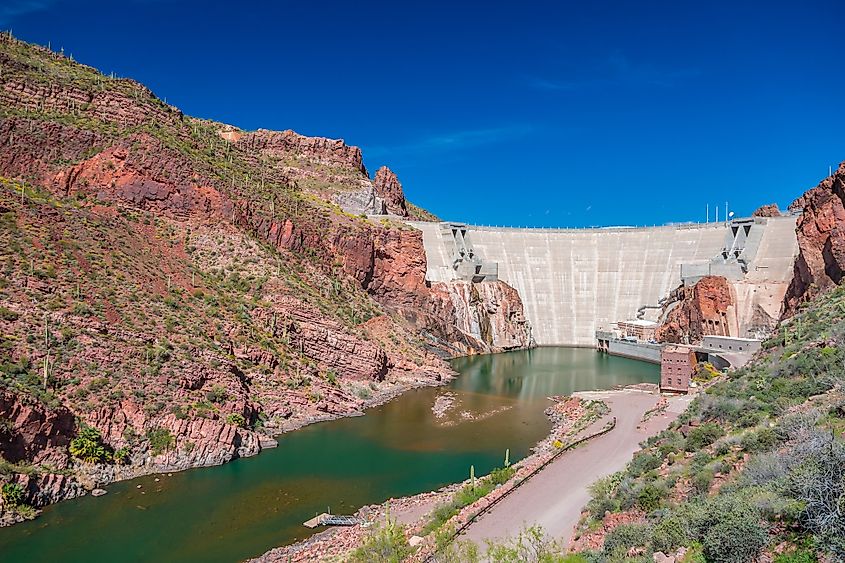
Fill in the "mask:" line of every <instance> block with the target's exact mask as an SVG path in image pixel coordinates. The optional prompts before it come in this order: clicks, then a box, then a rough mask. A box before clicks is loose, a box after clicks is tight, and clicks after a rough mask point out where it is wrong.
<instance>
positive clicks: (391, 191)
mask: <svg viewBox="0 0 845 563" xmlns="http://www.w3.org/2000/svg"><path fill="white" fill-rule="evenodd" d="M373 185H374V187H375V192H376V195H378V196H379V197H380V198H382V200H384V204H385V207H386V209H387V212H388V213H393V214H394V215H399V216H400V217H407V216H408V207H407V205H406V203H405V192H404V191H402V184H400V183H399V178H397V177H396V174H394V173H393V171H392V170H391V169H390V168H388V167H387V166H382V167H381V168H379V169H378V171H377V172H376V178H375V180H373Z"/></svg>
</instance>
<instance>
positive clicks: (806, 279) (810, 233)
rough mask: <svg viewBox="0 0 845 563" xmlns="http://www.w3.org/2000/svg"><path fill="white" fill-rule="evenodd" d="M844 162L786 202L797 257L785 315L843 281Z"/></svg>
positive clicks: (844, 255)
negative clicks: (792, 214) (793, 220)
mask: <svg viewBox="0 0 845 563" xmlns="http://www.w3.org/2000/svg"><path fill="white" fill-rule="evenodd" d="M843 201H845V162H843V163H842V164H840V165H839V168H838V169H837V170H836V172H834V173H833V175H832V176H830V177H828V178H825V179H824V180H822V182H821V183H820V184H819V185H818V186H816V187H815V188H813V189H811V190H809V191H807V192H806V193H805V194H804V195H802V196H801V197H799V198H798V199H796V200H795V201H794V202H793V203H792V205H790V206H789V209H790V210H791V211H798V210H803V211H802V212H801V216H800V217H799V218H798V224H797V226H796V234H797V236H798V258H797V259H796V260H795V271H794V275H793V278H792V283H791V284H790V285H789V289H788V290H787V292H786V297H785V298H784V315H790V314H791V313H793V312H794V311H795V309H796V308H797V306H798V305H799V304H800V303H801V302H803V301H808V300H810V299H812V298H813V297H815V296H816V295H818V294H819V293H821V292H823V291H826V290H828V289H830V288H832V287H834V286H836V285H838V284H840V283H841V282H842V277H843V271H845V230H843V229H845V205H843Z"/></svg>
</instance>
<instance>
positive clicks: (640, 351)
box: [607, 340, 661, 365]
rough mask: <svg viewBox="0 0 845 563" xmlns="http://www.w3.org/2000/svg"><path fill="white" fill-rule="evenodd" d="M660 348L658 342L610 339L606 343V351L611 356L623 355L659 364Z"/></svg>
mask: <svg viewBox="0 0 845 563" xmlns="http://www.w3.org/2000/svg"><path fill="white" fill-rule="evenodd" d="M660 348H661V346H660V344H649V343H647V342H623V341H621V340H611V341H610V342H609V343H608V345H607V352H608V353H609V354H611V355H613V356H623V357H625V358H633V359H635V360H642V361H644V362H651V363H653V364H658V365H660Z"/></svg>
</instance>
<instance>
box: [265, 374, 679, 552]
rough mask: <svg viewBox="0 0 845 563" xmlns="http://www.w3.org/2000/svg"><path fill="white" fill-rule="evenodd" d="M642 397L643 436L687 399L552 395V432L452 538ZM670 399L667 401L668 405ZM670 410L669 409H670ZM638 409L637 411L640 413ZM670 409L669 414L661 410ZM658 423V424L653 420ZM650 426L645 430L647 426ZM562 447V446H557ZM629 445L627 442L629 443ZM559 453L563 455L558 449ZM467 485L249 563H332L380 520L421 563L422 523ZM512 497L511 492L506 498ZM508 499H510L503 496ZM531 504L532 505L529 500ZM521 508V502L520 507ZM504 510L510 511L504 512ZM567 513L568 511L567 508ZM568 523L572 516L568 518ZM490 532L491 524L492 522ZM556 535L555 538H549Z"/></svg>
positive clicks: (400, 502) (472, 508)
mask: <svg viewBox="0 0 845 563" xmlns="http://www.w3.org/2000/svg"><path fill="white" fill-rule="evenodd" d="M632 394H633V396H638V395H648V396H651V397H653V401H651V402H653V403H654V406H653V407H651V408H648V409H646V410H644V411H643V412H642V413H638V414H637V422H636V428H637V429H640V428H644V429H645V428H648V432H654V431H656V429H659V428H662V427H663V426H664V425H667V424H668V423H669V422H670V421H671V420H674V418H675V417H676V416H677V415H678V414H679V413H680V412H683V410H684V409H685V408H686V405H687V404H688V402H689V400H688V398H686V397H684V398H671V399H670V398H667V397H663V396H661V395H660V393H659V390H658V388H657V385H654V384H635V385H628V386H625V387H622V388H618V389H612V390H607V391H592V392H589V391H588V392H576V393H573V394H572V395H571V396H569V397H554V398H551V397H550V399H553V400H554V401H555V402H554V404H553V405H551V406H550V407H549V408H547V409H545V414H546V416H547V417H548V418H549V420H550V421H551V422H552V428H551V429H550V431H549V434H548V436H546V437H545V438H544V439H542V440H540V441H539V442H538V443H537V444H536V445H535V446H534V447H533V448H532V450H531V453H530V454H529V455H528V456H526V457H525V458H523V459H521V460H519V461H518V462H516V463H514V464H513V466H512V467H513V468H514V469H515V473H514V475H513V476H512V477H511V478H510V479H509V480H508V481H507V482H506V483H504V484H502V485H500V486H497V487H496V488H494V489H493V491H491V492H490V493H489V494H488V495H486V496H484V497H482V498H480V499H479V500H477V501H475V502H473V503H472V504H470V505H468V506H466V507H464V508H462V509H461V510H460V511H459V512H458V514H457V515H456V516H454V517H453V518H452V519H451V520H450V521H449V525H451V526H453V527H454V528H455V529H456V530H457V531H458V533H459V534H460V535H459V536H457V537H464V534H466V537H468V538H469V539H471V540H474V541H476V543H478V542H479V539H480V538H479V537H478V536H479V535H480V536H484V533H481V534H479V533H478V532H477V529H476V528H477V527H475V528H474V527H472V525H474V524H475V521H476V519H477V518H479V517H481V518H482V519H483V518H486V517H483V516H482V514H486V513H488V512H490V511H491V510H492V509H493V507H494V506H495V505H496V504H497V503H499V502H500V501H502V500H504V499H505V498H506V497H507V499H508V501H509V502H513V501H514V500H516V501H519V499H518V497H519V495H521V494H522V492H521V491H515V489H516V488H517V487H518V486H519V485H522V484H523V483H525V482H529V481H528V479H529V478H531V477H533V476H534V475H536V474H538V473H539V472H540V470H541V469H543V468H544V467H545V466H547V465H549V464H551V463H553V462H554V463H555V464H558V463H563V462H565V459H561V460H560V461H559V460H558V459H557V458H558V457H561V456H563V458H566V455H567V454H566V452H567V451H568V450H570V449H571V447H578V448H579V449H581V448H582V447H584V446H582V444H583V443H586V447H587V448H589V447H590V444H591V443H592V440H595V439H597V438H598V437H600V436H602V435H603V434H605V433H608V432H612V431H613V428H614V426H615V424H616V416H615V415H614V411H615V409H614V408H611V407H609V406H608V404H611V405H612V404H613V403H616V402H618V401H620V400H625V398H626V396H632ZM670 401H672V402H671V403H670ZM649 404H651V403H649ZM670 407H671V408H670ZM640 410H642V409H640ZM667 411H671V412H667ZM658 419H660V420H658ZM649 427H650V428H649ZM637 444H639V438H637V439H636V440H635V441H634V444H633V449H636V447H637ZM561 446H562V447H561ZM629 446H630V444H629ZM561 450H563V451H561ZM468 483H469V481H468V480H467V481H463V482H458V483H453V484H450V485H447V486H445V487H442V488H440V489H438V490H436V491H429V492H423V493H420V494H417V495H412V496H408V497H401V498H397V499H389V500H388V501H386V502H384V503H381V504H376V505H368V506H365V507H362V508H361V509H360V510H359V511H357V512H356V513H355V516H357V517H358V518H360V519H361V520H362V522H365V523H366V525H356V526H352V527H347V528H329V529H326V530H324V531H322V532H319V533H317V534H315V535H313V536H311V537H310V538H307V539H305V540H302V541H299V542H296V543H293V544H290V545H288V546H282V547H278V548H274V549H271V550H269V551H267V552H265V553H264V554H263V555H261V556H260V557H257V558H255V559H251V560H250V562H251V563H282V562H288V561H290V562H291V563H299V562H306V561H332V560H340V559H342V558H343V557H344V556H348V555H349V553H350V552H351V551H352V550H354V549H355V548H357V547H359V546H360V545H361V544H362V543H363V541H364V540H365V539H366V537H367V534H368V530H369V528H370V527H371V526H373V525H374V524H377V523H378V522H380V521H382V522H383V521H384V520H385V519H386V518H393V519H396V520H397V521H398V522H399V523H401V524H402V525H404V526H405V527H406V534H407V535H408V537H409V540H410V541H411V543H412V545H413V546H414V547H416V548H417V551H416V553H415V554H414V555H413V556H412V557H411V559H410V560H412V561H423V560H425V559H426V558H427V557H428V556H430V555H431V554H432V553H433V550H434V549H435V545H434V540H433V537H432V535H431V534H427V535H425V536H424V537H420V536H419V535H417V534H421V533H422V530H423V528H424V527H425V525H426V523H427V521H428V515H429V513H430V512H431V511H432V510H433V509H434V508H435V507H436V506H437V505H439V504H443V503H445V502H448V501H449V499H451V498H452V497H453V496H454V495H455V493H456V492H457V491H458V490H460V489H461V488H462V487H465V486H467V484H468ZM511 493H513V494H511ZM508 495H510V496H508ZM530 503H531V504H532V505H534V504H535V502H534V501H530ZM522 504H524V502H523V503H522ZM582 508H583V505H582V504H579V505H578V506H577V507H574V514H575V515H580V512H581V509H582ZM506 511H510V509H506ZM570 512H573V507H570ZM495 519H496V518H495V516H493V517H491V518H490V521H485V522H484V525H483V526H482V527H485V526H486V527H488V528H489V527H490V524H491V521H495ZM570 519H572V516H570ZM493 527H494V528H495V527H496V525H495V522H493ZM503 536H504V537H507V536H506V535H504V534H497V535H495V536H492V537H489V538H488V539H495V538H498V539H502V537H503ZM555 536H557V534H555ZM568 540H569V537H568V534H567V535H565V536H564V545H565V544H566V543H568Z"/></svg>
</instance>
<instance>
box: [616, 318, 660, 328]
mask: <svg viewBox="0 0 845 563" xmlns="http://www.w3.org/2000/svg"><path fill="white" fill-rule="evenodd" d="M617 324H626V325H637V326H648V327H652V326H657V323H656V322H654V321H647V320H644V319H634V320H631V321H619V323H617Z"/></svg>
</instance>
